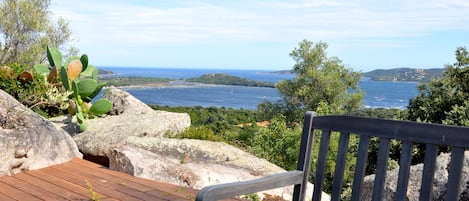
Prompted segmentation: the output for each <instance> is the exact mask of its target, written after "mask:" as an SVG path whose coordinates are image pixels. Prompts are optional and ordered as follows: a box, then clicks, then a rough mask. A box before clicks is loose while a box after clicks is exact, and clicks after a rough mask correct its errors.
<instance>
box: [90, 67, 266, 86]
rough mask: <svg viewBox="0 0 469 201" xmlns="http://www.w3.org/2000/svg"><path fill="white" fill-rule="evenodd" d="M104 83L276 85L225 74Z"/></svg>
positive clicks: (110, 79) (129, 78) (116, 79)
mask: <svg viewBox="0 0 469 201" xmlns="http://www.w3.org/2000/svg"><path fill="white" fill-rule="evenodd" d="M101 73H104V74H111V75H112V74H113V72H112V71H99V74H100V75H104V74H101ZM100 79H101V80H102V81H106V82H107V86H116V87H131V86H135V87H137V86H149V87H151V86H169V85H175V84H176V85H178V84H181V85H192V84H197V83H199V84H217V85H235V86H249V87H269V88H274V87H275V83H272V82H259V81H254V80H249V79H246V78H241V77H237V76H231V75H228V74H225V73H213V74H205V75H202V76H199V77H194V78H187V79H184V80H176V79H170V78H156V77H135V76H103V77H100Z"/></svg>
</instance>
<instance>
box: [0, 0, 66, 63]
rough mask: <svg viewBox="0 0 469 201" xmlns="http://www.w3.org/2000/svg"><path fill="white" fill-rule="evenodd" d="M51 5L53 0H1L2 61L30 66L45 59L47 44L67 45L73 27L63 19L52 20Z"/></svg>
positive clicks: (0, 46) (0, 47)
mask: <svg viewBox="0 0 469 201" xmlns="http://www.w3.org/2000/svg"><path fill="white" fill-rule="evenodd" d="M49 5H50V0H0V64H13V63H20V64H24V65H29V66H31V65H33V64H35V63H42V62H43V61H45V58H46V55H45V54H44V52H45V49H46V47H47V46H48V45H49V46H51V47H58V48H62V49H63V48H64V47H63V46H64V45H65V43H66V42H68V41H69V40H70V39H71V31H70V29H69V28H68V23H67V22H66V21H65V20H64V19H62V18H59V19H58V20H57V21H56V22H53V21H52V19H51V13H50V12H49V11H48V9H49ZM72 51H74V50H73V49H72Z"/></svg>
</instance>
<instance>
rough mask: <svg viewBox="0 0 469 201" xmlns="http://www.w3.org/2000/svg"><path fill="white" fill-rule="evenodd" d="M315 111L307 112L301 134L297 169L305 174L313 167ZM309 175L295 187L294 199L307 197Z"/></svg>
mask: <svg viewBox="0 0 469 201" xmlns="http://www.w3.org/2000/svg"><path fill="white" fill-rule="evenodd" d="M314 116H316V113H314V112H310V111H308V112H306V114H305V118H304V122H303V131H302V134H301V142H300V151H299V154H298V164H297V168H296V169H297V170H299V171H303V172H304V175H309V171H310V169H311V151H312V149H311V147H312V146H313V138H314V133H313V131H312V124H313V117H314ZM308 182H309V181H308V177H303V182H302V183H301V184H297V185H295V186H294V187H293V199H292V200H293V201H299V200H304V199H305V197H306V188H307V187H308Z"/></svg>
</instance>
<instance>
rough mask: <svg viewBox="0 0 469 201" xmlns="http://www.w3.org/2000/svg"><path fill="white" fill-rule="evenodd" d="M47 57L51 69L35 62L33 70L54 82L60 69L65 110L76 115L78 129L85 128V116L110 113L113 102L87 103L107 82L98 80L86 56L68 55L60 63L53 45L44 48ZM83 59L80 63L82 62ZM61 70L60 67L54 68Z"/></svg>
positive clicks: (58, 54)
mask: <svg viewBox="0 0 469 201" xmlns="http://www.w3.org/2000/svg"><path fill="white" fill-rule="evenodd" d="M47 58H48V59H49V64H51V66H50V68H49V67H47V66H45V65H42V64H37V65H35V67H34V69H35V71H36V72H37V73H41V74H42V75H43V76H47V77H48V78H49V79H48V80H49V82H55V81H56V78H54V79H51V78H53V77H57V73H58V72H60V81H61V83H62V86H63V87H64V89H65V91H67V92H69V93H70V97H69V99H68V102H69V105H68V112H69V114H71V115H75V114H76V117H77V120H78V123H79V124H80V130H81V131H84V130H85V129H86V123H85V122H84V120H85V119H86V118H93V117H95V116H100V115H102V114H105V113H107V112H109V111H110V110H111V109H112V103H111V102H110V101H109V100H106V99H100V100H97V101H96V102H94V103H93V104H90V103H89V102H90V101H91V100H92V99H93V98H94V97H95V96H96V95H97V94H98V93H99V92H100V91H101V89H102V88H103V87H104V86H105V85H106V83H105V82H102V83H98V80H97V79H98V77H97V72H98V69H97V68H96V67H94V66H91V65H88V56H87V55H86V54H84V55H82V56H81V57H71V58H68V59H67V60H66V62H65V64H64V65H62V54H61V53H60V51H59V50H58V49H56V48H49V47H47ZM82 62H83V63H82ZM57 69H60V70H57Z"/></svg>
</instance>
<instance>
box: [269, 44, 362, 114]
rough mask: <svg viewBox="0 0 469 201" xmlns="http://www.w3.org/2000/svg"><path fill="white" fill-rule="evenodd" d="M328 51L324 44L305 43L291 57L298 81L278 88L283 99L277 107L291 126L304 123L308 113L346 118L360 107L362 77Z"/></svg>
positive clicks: (284, 82) (286, 82)
mask: <svg viewBox="0 0 469 201" xmlns="http://www.w3.org/2000/svg"><path fill="white" fill-rule="evenodd" d="M326 49H327V44H326V43H324V42H319V43H316V44H314V43H313V42H311V41H308V40H303V41H302V42H300V43H299V45H298V47H297V48H295V49H294V50H293V51H292V52H291V53H290V56H291V57H292V58H293V60H294V61H295V66H294V67H293V70H294V71H295V74H296V77H295V78H294V79H293V80H283V81H280V82H279V83H277V85H276V88H277V89H278V91H279V93H280V95H281V96H282V97H283V102H280V103H277V104H279V105H280V106H277V107H280V108H282V110H283V114H284V115H285V116H286V117H287V121H288V122H299V121H301V119H302V116H303V114H304V112H305V111H306V110H312V111H318V109H321V110H323V111H326V112H330V113H333V114H344V113H350V112H351V111H354V110H358V108H359V107H360V102H361V99H362V96H363V95H362V92H361V90H360V88H359V86H358V82H359V81H360V79H361V74H360V73H357V72H354V71H353V70H352V69H348V68H346V66H345V65H344V64H342V61H341V60H340V59H339V58H337V57H327V54H326Z"/></svg>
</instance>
